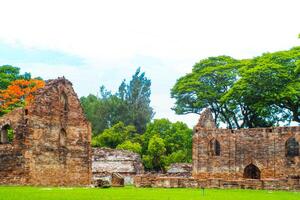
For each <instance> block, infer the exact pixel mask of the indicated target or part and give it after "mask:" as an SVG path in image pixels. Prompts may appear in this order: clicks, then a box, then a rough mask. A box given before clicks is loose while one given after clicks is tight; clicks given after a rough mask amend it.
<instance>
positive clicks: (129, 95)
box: [117, 68, 154, 133]
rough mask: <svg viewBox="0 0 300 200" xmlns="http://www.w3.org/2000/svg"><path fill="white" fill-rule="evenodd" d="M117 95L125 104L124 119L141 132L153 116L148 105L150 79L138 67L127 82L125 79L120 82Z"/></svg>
mask: <svg viewBox="0 0 300 200" xmlns="http://www.w3.org/2000/svg"><path fill="white" fill-rule="evenodd" d="M117 95H118V96H119V98H120V99H121V100H123V101H124V102H125V103H126V105H127V115H126V117H125V118H124V121H125V122H126V123H127V124H132V125H134V126H135V127H136V128H137V131H138V132H139V133H143V132H144V131H145V130H146V125H147V123H148V122H150V120H151V119H152V118H153V116H154V112H153V109H152V108H151V106H150V102H151V100H150V95H151V80H150V79H148V78H147V77H146V76H145V72H141V69H140V68H138V69H137V70H136V72H135V73H134V75H133V76H132V78H131V80H130V81H129V83H126V80H124V81H123V82H122V83H121V85H120V87H119V92H118V94H117Z"/></svg>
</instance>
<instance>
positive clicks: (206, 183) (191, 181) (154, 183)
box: [134, 175, 300, 190]
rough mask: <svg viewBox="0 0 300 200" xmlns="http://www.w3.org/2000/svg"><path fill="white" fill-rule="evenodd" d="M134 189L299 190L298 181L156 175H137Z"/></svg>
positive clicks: (299, 180)
mask: <svg viewBox="0 0 300 200" xmlns="http://www.w3.org/2000/svg"><path fill="white" fill-rule="evenodd" d="M134 185H135V186H136V187H153V188H222V189H229V188H230V189H265V190H300V179H299V178H296V179H290V178H289V179H260V180H258V179H242V180H225V179H214V178H212V179H198V178H191V177H190V178H187V177H168V176H158V175H139V176H135V177H134Z"/></svg>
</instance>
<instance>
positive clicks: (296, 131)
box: [193, 110, 300, 180]
mask: <svg viewBox="0 0 300 200" xmlns="http://www.w3.org/2000/svg"><path fill="white" fill-rule="evenodd" d="M290 138H294V139H295V140H296V141H297V142H298V143H299V142H300V127H299V126H297V127H274V128H251V129H239V130H230V129H217V128H215V125H214V121H213V118H212V114H211V112H210V111H209V110H206V111H204V112H203V114H202V115H201V117H200V120H199V123H198V124H197V125H196V126H195V128H194V135H193V177H195V178H200V179H204V178H222V179H227V180H232V179H243V178H250V177H247V169H246V167H247V166H249V165H252V166H255V167H257V168H256V169H257V171H259V172H260V179H286V178H288V177H300V156H299V149H298V155H297V156H287V155H286V154H287V151H288V146H287V141H288V139H290ZM211 141H218V143H219V147H218V148H219V152H220V155H216V154H215V153H213V152H211V151H215V149H214V148H212V147H211ZM213 146H214V145H213ZM214 147H215V146H214ZM254 173H255V172H254Z"/></svg>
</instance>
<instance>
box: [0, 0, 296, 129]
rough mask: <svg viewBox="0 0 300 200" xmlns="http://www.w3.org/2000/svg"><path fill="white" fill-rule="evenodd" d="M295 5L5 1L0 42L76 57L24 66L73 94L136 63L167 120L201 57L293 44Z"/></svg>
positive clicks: (0, 6) (0, 8) (115, 78)
mask: <svg viewBox="0 0 300 200" xmlns="http://www.w3.org/2000/svg"><path fill="white" fill-rule="evenodd" d="M299 7H300V2H299V1H298V0H272V1H271V0H265V1H261V0H248V1H246V0H245V1H241V0H228V1H223V0H209V1H208V0H207V1H204V0H195V1H192V0H185V1H176V0H164V1H161V0H152V1H143V0H136V1H133V0H127V1H123V0H120V1H116V0H111V1H106V0H105V1H100V0H95V1H90V0H84V1H66V0H65V1H63V0H51V1H50V0H49V1H45V0H44V1H38V0H27V1H16V0H10V1H1V2H0V24H1V26H0V28H1V31H0V40H2V41H5V42H10V43H11V44H18V45H20V44H21V45H24V46H25V47H27V48H34V49H35V48H36V49H52V50H55V51H62V52H65V53H68V54H71V55H75V56H79V57H81V58H83V59H84V60H85V61H86V65H85V66H82V67H81V68H78V67H77V68H76V67H73V66H55V69H54V66H49V65H48V66H47V64H45V63H44V64H40V63H39V64H37V63H34V62H33V63H32V65H31V68H26V67H25V69H26V70H27V69H28V71H32V72H33V73H34V74H37V75H40V76H44V77H51V78H55V77H56V76H58V75H62V74H63V75H65V76H67V77H68V78H70V79H71V80H72V81H73V82H74V85H75V86H76V88H77V90H78V91H79V93H80V95H86V94H87V93H89V92H96V91H97V90H98V86H99V84H106V85H108V87H109V88H111V89H112V88H113V87H115V86H116V85H118V84H119V82H120V81H121V80H122V78H123V77H127V78H128V77H129V76H130V75H131V74H132V73H133V72H134V70H135V68H136V67H138V66H136V65H141V66H142V67H143V66H144V68H143V69H144V70H145V71H146V72H147V74H149V76H150V78H151V79H152V81H153V96H154V97H153V106H154V107H155V108H156V112H157V116H163V117H169V118H172V119H174V120H175V118H178V116H174V114H173V111H170V110H169V108H170V107H172V106H173V105H170V104H172V103H173V101H172V100H170V97H169V95H170V94H169V90H170V87H171V86H172V84H173V83H174V82H175V80H176V79H177V78H178V77H179V76H182V75H184V74H185V73H187V72H188V71H190V70H191V67H192V65H193V64H194V63H195V62H197V61H198V60H200V59H202V58H205V57H207V56H215V55H220V54H226V55H231V56H233V57H236V58H245V57H251V56H256V55H259V54H260V53H262V52H265V51H276V50H281V49H288V48H290V47H292V46H296V45H299V39H297V34H298V33H299V32H300V27H299V19H300V12H299ZM136 58H147V59H146V61H143V60H136ZM148 58H149V59H148ZM151 61H157V63H151V64H148V63H147V62H151ZM20 66H22V65H20ZM38 66H39V67H38ZM25 69H24V70H25ZM182 118H184V121H185V122H187V123H189V124H190V125H192V124H195V123H196V121H194V119H192V117H188V116H187V117H186V116H185V117H182ZM191 121H193V122H191Z"/></svg>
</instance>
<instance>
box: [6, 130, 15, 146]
mask: <svg viewBox="0 0 300 200" xmlns="http://www.w3.org/2000/svg"><path fill="white" fill-rule="evenodd" d="M7 139H8V141H9V142H12V141H13V139H14V130H13V129H12V128H11V127H9V128H8V129H7Z"/></svg>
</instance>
